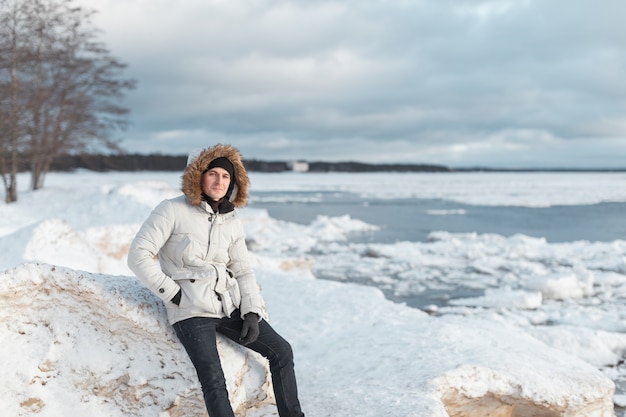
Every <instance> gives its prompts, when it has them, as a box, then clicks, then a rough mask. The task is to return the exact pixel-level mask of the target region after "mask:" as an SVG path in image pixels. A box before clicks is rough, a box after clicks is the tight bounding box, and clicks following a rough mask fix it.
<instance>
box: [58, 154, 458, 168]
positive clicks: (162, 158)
mask: <svg viewBox="0 0 626 417" xmlns="http://www.w3.org/2000/svg"><path fill="white" fill-rule="evenodd" d="M243 162H244V164H245V166H246V169H247V170H248V171H257V172H289V171H294V164H293V162H291V161H263V160H258V159H244V161H243ZM302 163H304V164H306V167H307V168H306V170H305V171H306V172H382V171H394V172H449V171H451V170H450V168H448V167H445V166H441V165H429V164H369V163H364V162H350V161H345V162H322V161H313V162H300V165H301V164H302ZM186 165H187V155H162V154H108V155H105V154H66V155H60V156H59V157H58V158H55V160H54V161H53V162H52V164H51V165H50V170H51V171H74V170H76V169H87V170H90V171H98V172H106V171H181V172H182V171H183V170H184V169H185V167H186Z"/></svg>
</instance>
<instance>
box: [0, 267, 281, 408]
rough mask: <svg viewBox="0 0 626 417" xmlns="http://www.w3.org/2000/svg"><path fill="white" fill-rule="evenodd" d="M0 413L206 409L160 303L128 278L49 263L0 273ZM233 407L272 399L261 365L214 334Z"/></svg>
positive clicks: (257, 404) (259, 359) (263, 403)
mask: <svg viewBox="0 0 626 417" xmlns="http://www.w3.org/2000/svg"><path fill="white" fill-rule="evenodd" d="M0 312H1V313H0V323H1V324H0V338H1V339H2V341H3V343H2V345H1V347H0V358H2V359H1V361H2V363H1V366H2V369H3V373H4V375H5V376H6V377H5V378H2V379H1V380H0V408H1V409H2V410H3V411H2V413H3V415H6V416H9V415H10V416H20V415H35V414H36V415H38V416H42V417H44V416H55V417H57V416H60V415H66V414H67V411H68V410H72V412H74V413H76V415H84V416H94V417H98V416H102V417H105V416H106V417H111V416H120V417H122V416H125V417H126V416H146V417H148V416H150V417H151V416H163V417H176V416H188V415H192V414H193V415H198V416H200V415H206V411H204V403H203V400H202V393H201V391H200V388H199V384H198V382H197V377H196V374H195V370H194V368H193V366H192V365H191V363H190V361H189V358H188V357H187V354H186V352H185V351H184V349H183V348H182V346H181V345H180V343H179V342H178V340H177V338H176V335H175V334H174V333H173V330H172V329H171V326H169V325H168V324H167V322H166V320H167V319H166V313H165V309H164V307H163V305H162V303H160V301H159V300H158V299H157V298H156V296H154V295H153V294H152V293H150V292H149V291H148V290H147V289H145V288H144V287H143V286H142V284H141V283H140V282H139V281H138V280H136V279H135V278H132V277H127V276H112V275H100V274H92V273H87V272H80V271H76V270H72V269H67V268H62V267H55V266H51V265H47V264H35V263H30V264H22V265H20V266H18V267H16V268H15V269H11V270H7V271H4V272H3V273H2V275H1V276H0ZM218 349H219V351H220V356H221V358H222V362H223V365H224V372H225V374H226V375H227V376H229V377H228V389H229V391H230V393H231V402H232V403H233V407H234V408H235V409H238V410H239V411H240V414H239V415H241V416H243V415H245V410H246V409H250V408H255V407H263V406H266V405H267V404H270V403H272V402H273V399H272V396H273V394H272V390H271V382H270V379H269V370H268V368H267V365H266V361H265V360H264V359H263V358H262V357H260V356H259V355H257V354H256V353H254V352H252V351H249V350H248V349H245V348H241V347H240V346H238V345H235V344H233V343H232V342H230V341H228V340H226V339H222V338H220V339H219V340H218Z"/></svg>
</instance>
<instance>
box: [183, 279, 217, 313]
mask: <svg viewBox="0 0 626 417" xmlns="http://www.w3.org/2000/svg"><path fill="white" fill-rule="evenodd" d="M175 280H176V282H177V283H178V285H179V286H180V290H181V293H182V294H181V297H180V304H179V308H181V309H182V310H185V311H188V312H189V313H193V314H202V313H210V314H219V313H220V311H221V310H222V303H221V302H220V300H218V298H217V294H216V293H215V291H214V287H215V282H216V281H215V276H212V275H209V276H206V275H196V274H193V275H187V274H186V276H185V277H184V278H181V277H179V278H175Z"/></svg>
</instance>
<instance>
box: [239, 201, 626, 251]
mask: <svg viewBox="0 0 626 417" xmlns="http://www.w3.org/2000/svg"><path fill="white" fill-rule="evenodd" d="M278 200H280V201H278ZM312 200H313V201H312ZM285 201H286V202H285ZM250 207H253V208H264V209H267V210H268V212H269V215H270V216H271V217H273V218H276V219H279V220H285V221H290V222H294V223H300V224H309V223H310V222H311V221H313V220H314V219H315V218H316V217H317V216H319V215H326V216H342V215H345V214H349V215H350V217H351V218H353V219H358V220H362V221H364V222H366V223H369V224H373V225H377V226H380V227H381V230H379V231H375V232H370V233H367V234H366V235H360V236H357V237H356V239H357V240H358V241H368V242H378V243H393V242H397V241H426V240H427V236H428V234H429V233H430V232H432V231H442V230H443V231H447V232H451V233H468V232H476V233H479V234H483V233H496V234H499V235H503V236H511V235H514V234H518V233H521V234H524V235H527V236H532V237H543V238H546V240H547V241H548V242H569V241H576V240H588V241H612V240H616V239H626V203H600V204H592V205H583V206H554V207H547V208H543V207H542V208H530V207H505V206H495V207H494V206H474V205H467V204H460V203H455V202H450V201H444V200H424V199H414V198H411V199H386V200H367V199H363V198H362V197H360V196H358V195H354V194H350V193H342V194H338V193H319V192H316V193H310V194H307V193H303V192H291V193H284V192H281V193H255V195H254V196H253V198H252V201H251V204H250ZM433 211H435V213H440V212H442V211H446V212H448V213H451V214H446V215H436V214H432V213H433ZM461 212H462V213H463V214H458V213H461ZM455 213H456V214H455Z"/></svg>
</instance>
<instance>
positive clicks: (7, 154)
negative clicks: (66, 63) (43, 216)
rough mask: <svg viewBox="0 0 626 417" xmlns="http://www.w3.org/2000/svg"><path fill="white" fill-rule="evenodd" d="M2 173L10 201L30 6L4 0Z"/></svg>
mask: <svg viewBox="0 0 626 417" xmlns="http://www.w3.org/2000/svg"><path fill="white" fill-rule="evenodd" d="M0 7H1V9H0V10H1V12H0V174H1V175H2V181H3V183H4V188H5V201H6V202H7V203H10V202H13V201H16V200H17V170H18V157H19V154H20V144H21V143H20V139H21V138H23V130H22V126H23V114H24V108H25V101H24V94H23V86H22V83H21V82H20V77H19V69H20V67H21V66H22V64H23V63H24V62H25V61H26V54H25V50H26V46H25V42H26V39H27V38H28V35H27V33H28V31H27V28H26V27H25V24H24V22H25V16H26V11H25V10H26V8H25V7H24V4H23V3H21V2H19V1H11V0H0Z"/></svg>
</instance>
